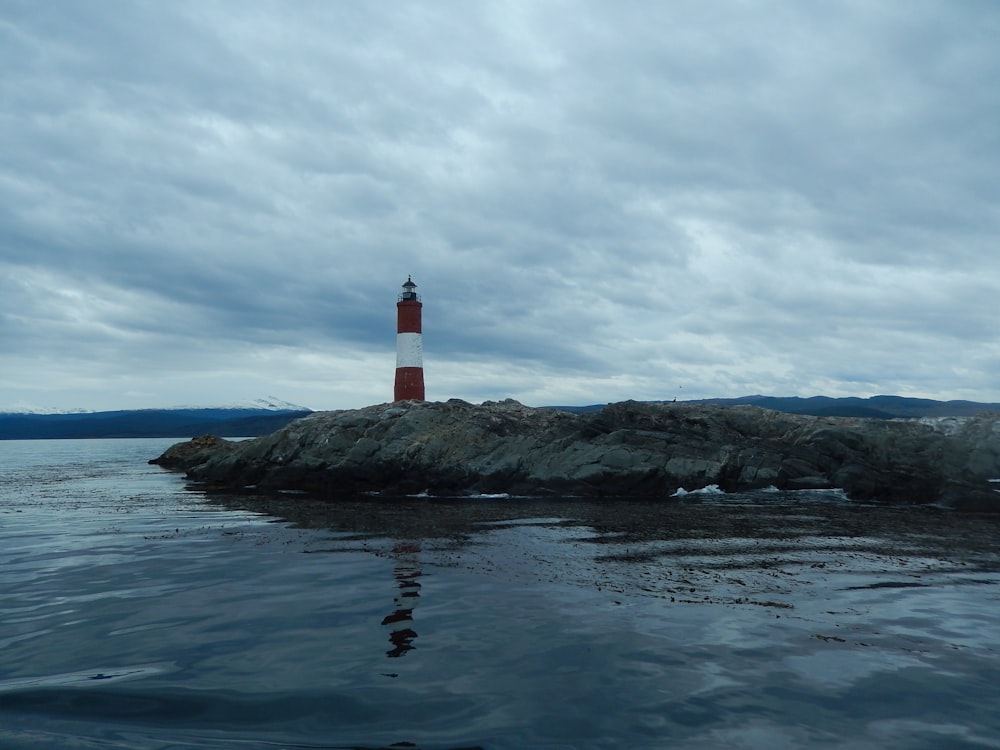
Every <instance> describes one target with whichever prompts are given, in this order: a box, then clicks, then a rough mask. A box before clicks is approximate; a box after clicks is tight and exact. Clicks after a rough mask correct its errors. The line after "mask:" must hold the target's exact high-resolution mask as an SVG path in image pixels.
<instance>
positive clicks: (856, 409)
mask: <svg viewBox="0 0 1000 750" xmlns="http://www.w3.org/2000/svg"><path fill="white" fill-rule="evenodd" d="M685 403H691V404H718V405H720V406H739V405H741V404H748V405H750V406H759V407H761V408H764V409H773V410H774V411H781V412H785V413H788V414H807V415H811V416H815V417H868V418H871V419H913V418H917V417H971V416H974V415H976V414H984V413H986V412H1000V404H983V403H978V402H975V401H935V400H933V399H929V398H909V397H906V396H871V397H869V398H857V397H845V398H832V397H830V396H812V397H809V398H802V397H800V396H761V395H756V396H741V397H740V398H706V399H697V400H692V401H686V402H685ZM603 406H604V405H603V404H593V405H590V406H556V407H552V408H555V409H563V410H565V411H573V412H578V413H581V412H588V411H596V410H598V409H601V408H603Z"/></svg>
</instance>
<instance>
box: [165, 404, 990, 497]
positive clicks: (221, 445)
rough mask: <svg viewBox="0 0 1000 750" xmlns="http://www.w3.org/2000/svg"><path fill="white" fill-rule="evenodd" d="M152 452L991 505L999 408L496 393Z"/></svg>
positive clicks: (276, 484) (481, 485) (477, 483)
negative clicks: (588, 405)
mask: <svg viewBox="0 0 1000 750" xmlns="http://www.w3.org/2000/svg"><path fill="white" fill-rule="evenodd" d="M154 462H155V463H160V464H162V465H164V466H167V467H168V468H173V469H179V470H184V471H186V472H187V473H188V475H189V476H190V477H191V478H193V479H196V480H201V481H204V482H209V483H213V484H216V485H220V486H226V487H243V486H247V485H253V486H257V487H260V488H262V489H301V490H306V491H309V492H313V493H319V494H323V495H331V496H334V495H338V494H347V493H356V492H359V491H370V492H380V493H386V494H395V493H414V492H420V491H424V490H426V491H428V492H431V493H434V494H464V493H477V492H486V493H489V492H510V493H514V494H532V495H537V494H559V493H569V494H579V495H587V496H600V495H633V496H635V495H648V496H669V495H671V494H672V493H674V492H675V491H676V490H678V489H680V488H684V489H687V490H693V489H697V488H700V487H704V486H707V485H712V484H716V485H719V486H720V487H721V488H722V489H724V490H729V491H735V490H747V489H756V488H763V487H768V486H774V487H777V488H779V489H816V488H842V489H844V490H845V491H847V493H848V494H849V495H850V496H851V497H854V498H858V499H866V500H878V501H888V502H917V503H926V502H948V503H952V504H956V505H963V506H966V507H973V506H975V507H984V508H990V509H991V508H993V506H995V505H998V504H1000V503H998V501H1000V493H997V492H996V491H995V490H996V488H997V487H998V486H1000V485H997V484H996V483H992V484H991V483H990V482H989V481H988V480H989V479H994V478H997V477H1000V416H998V415H981V416H976V417H965V418H955V419H949V420H875V419H857V418H832V417H811V416H802V415H792V414H784V413H780V412H776V411H770V410H766V409H761V408H757V407H753V406H735V407H723V406H713V405H700V404H655V403H640V402H632V401H627V402H622V403H616V404H609V405H608V406H607V407H605V408H604V409H602V410H600V411H598V412H593V413H587V414H572V413H569V412H564V411H558V410H553V409H534V408H530V407H526V406H523V405H522V404H519V403H517V402H516V401H510V400H508V401H502V402H486V403H484V404H481V405H473V404H469V403H466V402H464V401H459V400H457V399H453V400H451V401H447V402H443V403H431V402H415V401H410V402H401V403H395V404H381V405H377V406H369V407H366V408H364V409H356V410H348V411H335V412H319V413H315V414H311V415H309V416H307V417H305V418H303V419H300V420H297V421H296V422H293V423H292V424H290V425H288V426H287V427H285V428H283V429H282V430H279V431H278V432H275V433H273V434H271V435H267V436H264V437H260V438H257V439H254V440H248V441H245V442H240V443H229V442H227V441H223V440H219V439H218V438H212V439H211V440H210V439H209V438H207V437H203V438H197V439H196V440H194V441H191V442H190V443H183V444H179V445H176V446H173V447H172V448H170V449H169V450H168V451H166V453H164V454H163V456H161V457H159V458H158V459H154Z"/></svg>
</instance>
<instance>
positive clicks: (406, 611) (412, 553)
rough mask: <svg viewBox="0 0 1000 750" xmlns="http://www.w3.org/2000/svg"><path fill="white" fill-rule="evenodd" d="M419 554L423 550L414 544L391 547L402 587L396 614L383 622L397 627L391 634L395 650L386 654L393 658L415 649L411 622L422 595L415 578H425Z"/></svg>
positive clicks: (396, 572)
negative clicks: (420, 565)
mask: <svg viewBox="0 0 1000 750" xmlns="http://www.w3.org/2000/svg"><path fill="white" fill-rule="evenodd" d="M418 552H420V547H419V546H418V545H416V544H413V543H404V542H400V543H399V544H397V545H396V546H395V547H393V548H392V554H393V556H394V557H395V558H396V570H395V573H394V575H395V578H396V582H397V583H398V584H399V593H398V594H397V595H396V597H395V598H394V599H393V602H394V603H395V605H396V609H395V611H394V612H393V613H392V614H391V615H386V616H385V617H384V618H383V619H382V624H383V625H395V626H398V627H395V628H394V629H393V631H392V632H391V633H390V634H389V642H390V643H391V644H392V648H391V649H389V650H388V651H386V652H385V655H386V656H388V657H390V658H392V657H397V656H402V655H403V654H405V653H406V652H407V651H411V650H413V649H414V648H416V646H414V645H413V640H414V639H415V638H416V637H417V633H416V631H415V630H413V628H411V627H410V626H409V624H408V623H410V622H412V621H413V606H414V605H415V604H416V599H417V597H419V596H420V584H419V583H418V582H417V581H416V580H415V579H417V578H419V577H420V576H421V575H423V573H422V572H421V571H420V568H419V566H418V565H417V559H416V555H417V553H418Z"/></svg>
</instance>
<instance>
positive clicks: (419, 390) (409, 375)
mask: <svg viewBox="0 0 1000 750" xmlns="http://www.w3.org/2000/svg"><path fill="white" fill-rule="evenodd" d="M423 306H424V305H423V303H422V302H421V301H420V297H419V296H418V295H417V285H416V284H414V283H413V279H412V278H411V277H409V276H408V277H407V279H406V283H404V284H403V292H402V294H400V295H399V301H398V302H397V303H396V388H395V395H394V398H393V400H394V401H408V400H410V399H414V400H417V401H423V400H424V362H423V354H424V345H423V341H422V340H421V332H420V311H421V310H422V309H423Z"/></svg>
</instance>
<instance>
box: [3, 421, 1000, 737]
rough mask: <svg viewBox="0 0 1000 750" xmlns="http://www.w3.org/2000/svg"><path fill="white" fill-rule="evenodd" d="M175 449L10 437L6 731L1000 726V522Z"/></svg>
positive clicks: (396, 733) (789, 733) (787, 499)
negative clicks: (197, 466) (183, 470)
mask: <svg viewBox="0 0 1000 750" xmlns="http://www.w3.org/2000/svg"><path fill="white" fill-rule="evenodd" d="M171 442H173V441H171V440H163V441H155V440H135V441H104V440H93V441H30V442H19V441H9V442H0V595H2V598H0V670H2V671H0V748H15V749H20V748H234V747H235V748H379V747H396V748H403V747H420V748H424V749H425V750H426V749H427V748H459V747H483V748H580V747H594V748H598V747H600V748H617V747H621V748H644V747H649V748H655V747H685V748H716V747H742V748H768V750H770V749H772V748H782V747H789V748H792V747H844V748H848V747H849V748H985V747H992V748H996V747H1000V720H998V719H997V711H996V706H997V705H998V704H1000V669H998V667H1000V654H998V649H1000V597H998V591H1000V589H998V587H997V582H998V581H1000V575H998V562H1000V558H998V553H997V546H996V544H997V540H998V537H1000V534H998V525H1000V521H998V519H997V518H991V517H987V516H979V517H976V516H959V515H956V514H952V513H949V512H947V511H943V510H940V509H933V508H915V509H891V508H875V507H870V506H869V507H865V506H858V505H853V504H849V503H845V502H843V501H842V500H841V499H839V498H837V497H835V496H831V495H829V494H822V493H820V494H817V493H784V494H782V493H760V494H744V495H730V496H687V497H683V498H680V499H677V500H671V501H667V502H659V503H649V502H630V501H624V500H622V501H617V502H607V503H593V502H583V501H574V500H563V501H550V502H541V501H527V500H518V499H516V498H515V499H510V498H507V499H504V498H492V499H480V500H464V501H440V500H433V499H427V498H421V499H414V498H410V499H396V500H373V499H359V500H358V501H356V502H352V503H338V504H336V505H329V504H316V503H312V502H310V501H308V500H306V499H305V498H303V497H301V496H286V497H279V498H257V497H249V496H222V497H216V498H206V497H205V496H204V495H202V494H201V493H200V492H197V491H190V490H187V489H185V488H184V483H183V481H182V479H181V478H179V477H178V476H177V475H173V474H168V473H165V472H163V471H161V470H160V469H158V468H156V467H151V466H148V465H147V464H146V463H145V462H146V460H147V459H149V458H151V457H153V456H155V455H158V454H159V453H160V452H161V451H162V449H163V448H165V447H166V446H167V445H168V444H170V443H171ZM277 519H284V520H277ZM407 743H410V744H407Z"/></svg>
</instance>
